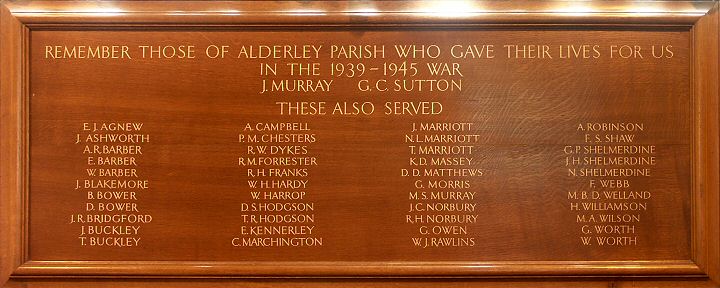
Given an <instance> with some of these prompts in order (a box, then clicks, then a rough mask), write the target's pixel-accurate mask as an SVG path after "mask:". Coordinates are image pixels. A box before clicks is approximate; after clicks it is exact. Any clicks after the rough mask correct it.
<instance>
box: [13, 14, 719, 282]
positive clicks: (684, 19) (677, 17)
mask: <svg viewBox="0 0 720 288" xmlns="http://www.w3.org/2000/svg"><path fill="white" fill-rule="evenodd" d="M288 3H290V2H288ZM493 3H497V2H493ZM695 3H698V2H695ZM48 4H49V6H45V8H44V9H47V7H52V6H53V5H55V4H52V3H43V4H41V5H48ZM146 4H147V6H144V7H146V8H147V7H150V8H149V10H153V9H157V10H156V11H153V12H150V11H148V12H146V13H145V14H144V15H140V16H135V15H139V14H138V13H137V10H135V12H122V13H120V15H116V16H123V19H126V20H127V21H123V23H122V24H120V23H116V22H115V20H112V19H109V18H107V16H109V15H92V13H93V12H87V11H85V12H81V13H77V12H72V11H69V12H67V13H65V12H57V11H55V12H52V13H38V12H37V11H20V10H22V9H23V8H25V7H26V6H23V3H19V4H17V3H12V4H9V6H10V7H11V8H17V7H23V8H18V11H20V12H18V13H17V14H18V17H19V18H20V19H21V20H23V21H27V23H29V24H37V26H36V27H38V28H49V27H56V28H57V27H62V26H54V25H57V24H63V25H67V26H66V27H70V26H72V25H73V23H81V24H79V25H78V27H91V26H88V25H89V24H95V25H97V26H96V27H102V25H101V23H106V24H108V25H109V26H108V27H111V26H113V27H123V26H128V25H142V24H131V23H141V22H143V20H144V21H146V22H147V21H148V19H150V21H149V22H153V23H159V24H160V25H167V24H168V23H170V24H172V23H174V22H177V21H179V19H183V22H184V23H185V24H182V25H193V24H187V23H195V24H194V25H202V24H207V23H220V24H221V25H225V24H228V23H229V24H233V23H234V24H233V25H235V24H243V23H244V24H248V23H249V24H251V25H253V24H259V25H274V23H277V21H270V22H265V21H266V19H267V18H265V16H267V15H268V14H271V15H274V16H273V17H278V18H282V17H293V18H294V17H297V18H295V20H291V21H287V22H285V23H284V25H286V24H293V23H308V22H310V23H319V24H323V25H327V26H333V25H334V24H333V23H336V22H338V21H357V17H355V18H353V17H344V16H342V15H341V14H343V13H338V14H337V15H335V16H333V17H326V18H323V19H325V20H320V21H317V22H316V19H317V18H316V16H319V15H305V14H308V13H307V12H289V13H288V12H282V11H280V12H279V13H267V12H265V13H266V14H265V16H258V17H257V18H253V16H251V17H246V18H244V19H245V20H243V21H239V22H237V21H236V20H235V19H236V18H235V17H234V16H238V15H233V14H230V15H223V16H219V15H217V14H219V13H217V11H214V12H212V11H211V12H200V13H196V15H192V14H193V13H186V14H187V15H171V14H172V13H167V12H163V6H162V4H157V3H146ZM196 4H197V3H188V4H187V5H188V6H190V7H192V5H196ZM290 4H292V5H295V4H297V3H290ZM660 4H661V5H662V4H668V5H669V6H671V7H676V10H673V9H669V11H671V12H669V13H666V14H664V15H662V16H658V15H651V14H653V13H647V15H642V13H640V14H641V15H634V16H633V15H630V14H629V13H628V12H627V11H625V12H622V10H619V9H620V8H616V9H615V10H613V9H610V8H608V7H606V10H607V11H612V12H606V13H597V14H596V15H585V16H582V17H581V16H578V15H572V14H571V13H567V14H566V15H563V13H557V12H556V13H545V12H535V13H528V14H529V15H520V16H522V17H520V18H515V19H516V22H521V23H543V24H547V23H555V24H557V23H573V24H578V23H603V24H608V23H618V24H628V23H642V24H650V25H661V26H662V25H665V24H668V23H675V24H691V23H693V21H695V20H696V19H697V18H698V17H700V16H701V13H697V12H690V13H688V12H687V11H685V12H682V11H681V9H680V7H682V5H687V4H691V3H689V2H679V1H678V2H677V3H671V2H668V3H660ZM700 4H701V6H702V5H712V4H713V2H712V1H704V3H700ZM14 5H18V6H14ZM134 5H136V4H131V5H130V6H134ZM143 5H145V4H141V5H139V6H134V7H140V6H143ZM153 5H158V6H153ZM183 5H185V4H183ZM283 5H288V4H287V3H285V4H283ZM333 5H335V4H333ZM337 5H344V4H337ZM673 5H675V6H673ZM61 6H62V5H61ZM328 6H332V5H328ZM391 6H392V5H391ZM152 7H156V8H152ZM186 7H187V6H186ZM196 7H201V6H196ZM284 7H286V8H287V6H284ZM60 9H62V7H61V8H60ZM502 9H507V7H504V8H497V11H502ZM40 10H42V9H40ZM190 10H193V9H188V11H190ZM198 10H201V9H198V8H195V9H194V11H198ZM346 10H347V9H346ZM699 10H700V9H699ZM128 11H130V10H128ZM618 11H620V12H619V13H618ZM123 13H125V14H123ZM175 13H176V14H182V13H177V12H175ZM353 13H355V14H363V13H365V12H350V13H348V11H345V12H344V15H345V16H347V14H350V15H352V14H353ZM389 14H392V13H389ZM486 14H487V15H483V17H486V16H487V18H483V17H475V18H473V19H472V20H468V21H467V22H463V21H464V20H457V19H454V20H448V19H446V18H443V19H442V20H431V19H427V18H428V17H426V16H428V15H422V16H421V17H424V19H423V20H424V21H418V22H416V23H413V21H401V20H402V19H404V18H403V17H402V16H399V15H386V16H387V17H384V18H383V19H382V20H381V21H378V22H373V24H377V27H381V26H382V25H384V24H385V23H386V22H383V21H388V22H390V23H393V24H390V25H393V27H399V26H403V25H405V24H398V23H406V24H408V23H409V25H420V26H422V25H427V23H429V22H432V21H436V22H440V23H447V24H448V25H451V26H454V25H458V23H465V25H468V26H469V25H474V24H476V23H497V24H501V23H509V22H504V21H511V22H512V20H508V19H510V18H509V16H517V15H509V14H508V13H502V12H498V13H495V12H490V13H486ZM711 15H715V16H716V15H717V13H716V12H714V14H711ZM331 16H332V15H331ZM355 16H358V15H355ZM359 16H361V18H362V16H363V15H359ZM476 16H478V15H476ZM636 16H639V17H636ZM10 17H13V16H10ZM135 17H137V18H135ZM711 17H712V18H709V20H708V17H704V18H703V20H701V21H705V22H700V24H699V25H702V26H697V27H696V28H695V30H694V33H695V37H696V38H695V41H698V42H695V43H696V46H695V53H696V55H695V57H696V58H695V59H696V60H695V61H696V62H695V63H696V64H695V65H696V66H695V73H696V77H697V78H695V83H696V84H695V88H696V89H697V90H696V93H699V94H701V95H704V96H706V98H703V97H700V99H705V100H702V103H697V105H698V106H696V107H699V108H697V109H698V112H701V113H699V114H700V115H701V117H700V118H699V119H698V123H701V125H700V126H699V127H698V128H699V129H701V130H702V131H700V132H699V133H698V135H700V139H698V141H699V143H700V144H699V146H698V147H699V148H702V147H706V149H704V151H702V152H700V151H697V152H696V153H697V154H696V157H697V158H695V160H696V161H698V163H696V165H697V166H696V168H695V169H697V170H696V171H698V172H700V175H705V176H701V179H700V180H701V181H698V183H696V185H697V186H695V187H700V188H701V189H702V190H700V191H701V192H707V193H701V195H700V196H699V197H698V198H696V199H697V200H696V202H695V205H700V206H703V207H702V209H700V210H699V211H700V212H701V214H700V215H698V214H696V217H700V218H702V219H700V220H701V221H700V222H699V224H700V225H699V226H700V227H699V228H701V229H699V230H700V231H695V234H694V235H695V236H694V237H695V238H694V241H696V242H695V243H699V245H696V247H698V248H699V249H700V250H699V251H695V253H696V254H695V256H696V257H697V260H698V261H699V262H698V263H699V264H700V265H701V268H702V269H703V273H709V274H710V275H711V277H713V278H714V279H717V274H713V271H717V270H718V269H717V265H718V264H717V257H715V256H717V251H718V249H717V246H718V241H717V240H714V241H713V240H712V239H713V238H714V239H717V226H718V225H717V223H718V221H717V214H718V213H717V211H718V209H717V203H716V202H718V201H715V200H717V183H716V182H717V181H716V179H715V181H713V180H712V179H713V177H714V176H713V175H716V174H717V173H713V172H714V171H717V163H716V162H717V151H716V150H717V147H716V146H717V140H712V138H713V137H712V135H717V126H716V125H714V124H706V123H717V109H715V110H713V109H709V110H703V109H702V108H703V107H705V108H707V107H717V104H716V103H717V100H716V99H717V84H716V83H717V82H714V81H708V80H707V79H706V78H703V76H704V75H709V77H710V78H712V77H715V78H717V76H716V75H717V65H714V66H713V65H707V66H705V65H704V64H703V63H705V62H706V61H708V60H709V61H711V62H712V60H713V58H714V59H715V60H716V59H717V17H714V16H711ZM3 18H4V19H5V20H6V19H7V17H3ZM5 20H3V21H5ZM325 21H327V22H325ZM5 23H6V22H3V26H4V29H7V27H8V25H7V24H5ZM129 23H130V24H129ZM512 23H515V22H512ZM98 24H100V25H98ZM340 26H341V27H345V26H343V25H340ZM698 28H699V29H698ZM3 31H6V30H3ZM713 33H714V34H713ZM708 35H710V36H708ZM712 35H715V36H712ZM5 36H6V35H5V34H3V40H5V39H7V38H6V37H5ZM17 38H18V37H17V35H16V37H15V39H17ZM704 39H709V40H708V41H707V42H703V40H704ZM713 39H714V40H713ZM3 43H7V41H3ZM5 45H7V44H5ZM5 48H7V47H6V46H3V49H2V50H1V51H3V54H4V55H5V56H3V60H5V59H7V58H6V57H7V54H5V53H6V51H7V50H6V49H5ZM715 62H717V61H715ZM2 67H3V68H5V67H6V66H4V65H3V66H2ZM705 68H707V70H705ZM3 71H7V70H6V69H3ZM18 74H22V73H20V72H18ZM0 75H2V74H1V72H0ZM5 75H7V74H5ZM713 75H715V76H713ZM15 77H17V75H15ZM3 80H5V81H3V83H4V84H5V85H7V83H8V81H7V79H5V78H3ZM13 81H14V80H13V79H11V80H10V82H11V83H13ZM713 82H714V83H715V84H714V85H713ZM3 87H5V86H3ZM708 91H709V92H708ZM16 94H20V93H19V92H17V93H16ZM5 95H7V94H6V92H5V90H3V100H5V99H6V97H5ZM705 101H707V102H705ZM713 101H714V102H713ZM704 104H708V105H704ZM3 111H5V110H3ZM14 113H17V111H15V112H14ZM0 123H3V124H5V123H8V122H6V121H5V119H3V121H2V122H0ZM10 123H12V122H10ZM1 127H2V126H0V128H1ZM2 129H3V131H6V130H5V129H6V128H2ZM11 134H12V133H11ZM706 137H707V138H706ZM703 139H708V140H707V141H703ZM18 141H20V140H18ZM713 141H715V142H713ZM11 145H12V144H11ZM705 145H707V146H705ZM6 152H7V150H6V149H3V153H6ZM12 152H13V151H12V150H11V153H10V154H12ZM703 153H704V154H703ZM19 154H20V155H22V151H20V153H19ZM3 155H4V154H3ZM16 156H17V155H16ZM18 157H19V156H18ZM5 159H13V157H12V156H10V157H9V158H4V159H3V167H7V166H5V163H6V162H5V161H4V160H5ZM698 159H707V161H708V162H707V163H706V164H705V165H704V164H703V162H702V160H698ZM713 163H715V164H713ZM6 171H7V170H6ZM3 175H4V174H3ZM705 177H707V178H705ZM6 179H7V178H6ZM3 183H5V182H3ZM3 189H4V188H3ZM3 191H6V190H3ZM6 194H7V193H5V194H3V195H4V196H6ZM7 197H10V198H11V199H10V200H14V201H12V202H9V203H16V204H17V203H20V201H19V199H17V198H13V197H18V196H17V195H15V196H12V195H11V196H7ZM6 203H8V202H6ZM9 205H12V204H5V206H3V204H2V203H0V208H7V207H9ZM17 208H18V207H10V208H8V209H7V210H14V211H11V213H10V214H9V215H16V214H17V213H16V212H17V210H15V209H17ZM4 210H5V209H3V210H0V213H2V212H3V211H4ZM0 216H3V214H0ZM7 219H10V222H13V221H18V222H20V220H21V219H14V218H13V217H3V218H2V219H0V220H7ZM3 224H5V223H3ZM12 226H13V225H10V227H12ZM4 227H6V225H3V228H4ZM10 229H12V228H10ZM11 232H13V231H11ZM9 234H10V235H15V236H17V235H18V233H17V231H15V233H8V234H5V233H3V235H9ZM10 238H12V237H10ZM706 239H710V240H709V241H708V242H704V241H705V240H706ZM0 240H5V239H4V238H0ZM697 241H699V242H697ZM19 254H22V252H20V253H18V252H17V250H13V252H11V253H5V252H4V253H3V255H2V256H3V259H2V260H3V261H2V262H0V263H3V265H4V264H5V263H7V262H6V261H7V258H6V257H5V256H8V255H10V257H18V255H19ZM23 258H24V257H23ZM66 264H67V263H66ZM70 264H71V265H69V266H71V267H73V266H74V267H75V268H80V269H83V268H82V267H83V264H82V263H70ZM89 264H90V265H89V266H96V267H104V268H102V269H95V270H93V269H89V270H87V271H88V272H80V273H79V274H85V275H87V273H89V274H94V273H99V274H98V275H108V274H107V273H109V274H113V273H112V271H111V270H112V267H111V266H112V264H107V266H103V265H106V264H102V263H89ZM688 264H690V263H677V265H679V266H673V265H669V266H668V267H684V268H680V269H679V270H678V268H669V269H668V270H667V271H668V272H669V273H671V274H674V273H678V271H696V270H694V269H695V268H693V267H694V265H692V264H690V265H688ZM46 265H47V266H46ZM44 266H45V267H47V268H51V269H50V270H49V271H52V269H59V268H62V267H63V264H62V263H54V264H53V263H42V262H28V263H26V265H25V268H23V267H21V268H20V269H19V270H18V272H19V273H18V275H23V274H25V273H28V274H27V275H28V276H29V275H31V274H34V275H42V274H43V273H44V272H40V271H42V270H43V269H45V268H43V267H44ZM230 266H231V268H230V271H231V272H228V273H235V272H232V270H233V269H232V265H230ZM121 267H122V266H121ZM552 267H553V266H548V268H546V270H543V269H539V270H533V271H536V272H538V271H547V273H548V275H554V274H555V273H557V272H558V271H559V270H558V269H555V268H552ZM643 267H646V266H642V265H641V266H640V268H641V269H642V268H643ZM658 267H659V266H658ZM125 268H130V266H128V267H125ZM140 268H147V267H145V266H140ZM606 268H607V269H612V265H609V266H607V267H606ZM24 269H26V270H24ZM33 269H37V270H33ZM103 269H108V270H103ZM178 269H180V268H178ZM268 269H271V268H268ZM288 269H289V270H288V271H292V269H290V268H288ZM448 269H450V268H448ZM592 269H602V265H598V266H596V268H591V270H592ZM682 269H685V270H682ZM591 270H586V271H588V272H587V273H588V275H590V274H593V272H591ZM45 271H48V270H45ZM58 271H59V270H58ZM143 271H144V272H141V273H139V274H144V273H147V271H148V270H143ZM150 271H152V270H150ZM173 271H180V270H173ZM378 271H379V272H377V273H378V275H382V274H383V273H387V270H384V269H382V268H381V269H379V270H378ZM503 271H509V270H503ZM579 271H584V270H579ZM608 271H613V270H606V271H605V272H600V274H605V273H607V272H608ZM614 271H615V272H611V273H618V274H624V273H630V274H632V273H634V272H633V271H634V270H632V269H627V270H622V269H621V270H614ZM622 271H626V272H622ZM655 271H656V273H660V274H662V273H663V272H662V271H663V270H662V269H659V270H655ZM428 272H429V273H430V274H432V271H428ZM47 273H49V274H53V272H47ZM188 273H189V274H193V273H195V272H192V271H188ZM198 273H199V275H202V274H203V272H202V270H200V272H198ZM423 273H425V272H423ZM460 273H462V272H460ZM538 273H540V274H543V273H542V272H538ZM691 273H695V272H691ZM715 273H717V272H715ZM60 274H62V272H60ZM129 274H132V272H130V273H129ZM149 274H152V272H151V273H149ZM126 275H127V274H126ZM205 275H207V274H205ZM146 276H150V275H146ZM2 279H3V278H2V277H0V280H2ZM554 280H557V279H554ZM554 280H548V281H554ZM623 281H624V280H623ZM673 281H676V282H668V279H666V280H665V281H660V282H653V281H639V282H634V281H629V282H622V281H620V282H616V281H615V280H605V281H599V282H590V281H588V282H584V281H583V282H559V283H555V282H546V281H545V280H542V281H541V280H533V281H530V282H522V281H517V282H512V281H511V282H491V281H487V282H484V283H483V284H487V285H488V286H491V287H492V286H494V285H498V287H504V286H503V285H506V284H510V285H512V286H517V287H523V286H525V285H532V286H530V287H537V285H542V286H545V285H547V287H558V286H556V285H559V287H564V286H563V285H579V286H587V287H594V285H599V286H602V287H606V286H607V285H613V286H614V285H617V286H618V287H624V285H630V286H633V287H655V286H656V285H683V286H685V287H706V286H707V285H711V286H712V285H713V284H711V283H710V282H705V281H695V280H693V281H683V280H673ZM299 282H300V283H297V282H296V283H289V282H282V281H281V280H278V282H273V281H269V282H268V281H265V282H262V281H261V282H248V283H250V284H252V285H253V286H258V287H262V286H268V285H271V286H280V285H290V286H292V285H300V286H301V287H302V285H307V284H308V283H312V284H314V285H328V286H331V285H343V286H352V285H419V282H415V283H404V284H403V282H402V281H399V280H396V281H393V282H385V283H379V282H377V283H373V282H371V283H360V284H358V283H353V282H350V281H348V282H339V283H338V282H335V283H330V282H328V281H323V282H302V281H299ZM396 282H397V283H396ZM80 283H82V282H80ZM98 283H101V284H100V285H124V284H125V285H127V284H130V283H129V282H126V283H116V282H105V283H103V282H89V283H85V284H88V285H97V284H98ZM149 283H153V282H132V283H131V284H130V285H148V284H149ZM169 283H171V284H168V282H155V283H154V284H151V285H161V284H164V285H172V284H178V283H172V282H169ZM233 283H235V282H228V283H222V284H220V285H230V284H233ZM433 283H435V282H433ZM472 283H473V282H460V281H443V282H441V283H435V284H443V285H446V286H448V287H449V286H455V285H460V287H463V286H465V285H472ZM670 283H674V284H670ZM8 284H9V285H25V284H30V286H31V287H43V286H44V285H51V286H53V287H55V286H58V285H70V287H75V286H73V285H78V283H73V282H67V283H65V284H63V283H62V282H57V281H49V282H45V281H44V280H39V281H37V282H33V281H30V282H25V283H23V284H19V283H14V282H11V283H8ZM235 284H237V283H235ZM425 284H427V282H426V283H425ZM186 285H212V284H208V282H202V283H200V282H199V283H186ZM222 287H225V286H222ZM331 287H332V286H331ZM360 287H366V286H360ZM708 287H709V286H708Z"/></svg>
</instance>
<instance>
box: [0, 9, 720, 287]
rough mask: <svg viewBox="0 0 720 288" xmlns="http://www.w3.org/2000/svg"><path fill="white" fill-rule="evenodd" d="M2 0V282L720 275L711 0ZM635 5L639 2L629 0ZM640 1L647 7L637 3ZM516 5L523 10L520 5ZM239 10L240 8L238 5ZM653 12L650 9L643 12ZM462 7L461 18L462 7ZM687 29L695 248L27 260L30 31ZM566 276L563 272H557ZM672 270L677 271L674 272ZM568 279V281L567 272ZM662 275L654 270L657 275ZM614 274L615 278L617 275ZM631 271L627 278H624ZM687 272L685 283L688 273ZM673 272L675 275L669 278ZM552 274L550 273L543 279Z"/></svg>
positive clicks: (719, 140) (697, 279) (698, 279)
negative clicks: (576, 3) (500, 255)
mask: <svg viewBox="0 0 720 288" xmlns="http://www.w3.org/2000/svg"><path fill="white" fill-rule="evenodd" d="M259 2H260V1H244V2H229V1H228V2H223V1H213V2H205V1H168V2H160V1H108V2H88V1H61V2H52V1H5V2H0V96H1V97H0V189H1V190H0V256H1V258H0V265H1V266H0V268H1V269H0V283H4V282H5V281H7V279H12V281H19V282H23V281H25V280H27V279H29V278H34V277H50V278H52V277H56V276H58V277H71V278H103V277H104V278H107V277H131V278H152V277H161V278H238V279H239V278H253V277H266V278H278V277H279V278H283V277H305V278H308V277H318V278H333V277H350V278H354V279H361V277H370V278H375V277H379V278H392V277H418V278H428V277H429V278H433V277H438V278H439V277H452V278H481V279H484V280H483V281H490V279H495V278H498V277H500V278H512V277H531V278H533V279H537V278H548V277H549V278H550V279H553V281H559V282H558V283H562V281H565V280H566V279H568V278H565V277H570V279H575V278H580V277H621V278H620V279H621V280H628V279H634V280H633V281H637V277H652V279H656V278H657V277H660V278H662V279H661V280H659V281H660V282H648V283H666V284H667V285H668V286H673V285H675V284H682V283H685V284H687V283H694V284H693V285H695V284H699V283H704V284H707V285H718V284H719V283H720V177H719V176H720V167H719V166H720V158H719V148H720V133H719V130H718V129H719V127H718V126H719V125H718V124H720V122H719V121H720V118H719V116H718V110H719V109H718V107H719V106H718V104H719V103H718V101H719V100H718V93H719V92H720V89H719V84H718V82H720V77H718V61H719V59H718V46H719V45H720V42H719V40H718V38H719V37H718V33H719V31H718V26H719V24H718V22H720V16H718V15H719V14H720V13H718V2H716V1H652V2H648V3H641V4H637V3H631V2H624V1H613V2H599V3H592V4H593V9H592V11H584V12H573V11H568V10H563V9H560V8H562V7H566V6H567V5H568V4H569V3H570V2H572V1H542V2H541V1H481V2H479V3H482V6H483V10H482V11H465V12H463V14H462V15H446V14H440V13H438V12H437V11H434V10H433V8H432V7H433V5H437V4H438V2H437V1H401V2H391V1H374V2H370V4H372V5H371V6H372V9H367V4H368V2H352V1H318V2H310V3H308V2H291V1H279V2H272V3H259ZM633 5H635V6H633ZM637 5H643V7H645V8H647V7H650V8H652V9H646V10H633V9H635V8H637V7H636V6H637ZM519 8H522V12H518V9H519ZM241 11H242V12H241ZM648 11H650V12H648ZM458 16H460V17H458ZM308 27H313V28H320V29H362V28H372V29H384V28H387V29H409V28H412V29H454V28H462V29H472V28H487V27H491V28H513V29H535V28H550V29H558V30H562V29H567V28H570V27H573V29H577V27H580V29H584V28H593V29H597V28H603V29H648V28H649V29H663V28H673V29H686V31H689V32H690V33H692V39H693V40H692V41H693V43H692V51H693V52H692V53H693V55H692V59H693V60H692V63H693V65H692V68H691V69H692V78H693V79H692V83H693V87H692V90H693V94H694V95H693V96H694V97H693V99H694V115H695V119H694V145H693V162H692V163H693V173H692V175H693V179H692V201H693V205H692V206H693V212H692V223H691V225H692V227H691V231H692V259H678V260H676V261H602V262H600V261H576V262H570V261H521V262H442V263H439V262H412V263H408V262H392V263H389V262H377V263H376V262H307V263H298V262H187V261H184V262H158V261H139V262H138V261H132V262H128V261H125V262H120V261H32V260H31V259H29V257H28V244H27V242H28V241H27V239H28V235H27V234H28V232H27V228H28V223H27V221H28V217H27V213H28V207H27V205H28V204H27V203H28V201H26V200H27V198H28V194H29V191H28V190H29V189H28V181H29V179H28V165H27V160H28V145H27V143H28V138H27V137H28V124H29V123H28V115H27V105H28V103H27V102H28V99H29V97H28V79H29V73H30V72H29V71H28V70H29V68H28V61H29V60H28V58H29V56H28V50H29V47H30V41H31V40H30V34H31V31H33V30H67V29H69V30H136V29H138V30H142V29H153V30H162V29H254V28H272V29H297V28H308ZM561 277H563V278H561ZM678 277H680V278H682V279H683V280H678ZM564 279H565V280H564ZM656 280H657V279H656ZM613 281H614V280H613ZM628 281H629V280H628ZM688 281H689V282H688ZM670 283H674V284H670ZM548 285H549V284H548Z"/></svg>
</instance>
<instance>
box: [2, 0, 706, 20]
mask: <svg viewBox="0 0 720 288" xmlns="http://www.w3.org/2000/svg"><path fill="white" fill-rule="evenodd" d="M716 2H717V1H714V0H710V1H707V0H706V1H528V0H521V1H464V0H462V1H311V2H305V1H272V2H270V3H268V2H267V1H262V3H259V1H13V2H10V1H4V2H2V4H3V5H4V6H6V7H7V8H8V9H9V10H10V12H11V13H12V14H13V16H14V17H17V18H18V19H19V20H20V22H21V23H24V24H27V25H31V26H32V25H47V24H60V25H61V24H73V25H78V24H96V25H97V24H103V23H104V24H111V23H112V24H113V25H114V26H117V25H120V24H122V25H138V24H142V25H153V24H155V25H163V24H166V25H178V24H182V25H187V26H200V25H204V26H212V25H233V24H235V25H333V24H335V25H342V24H353V26H357V25H369V26H375V25H393V26H422V25H443V24H445V25H472V24H483V25H488V24H573V25H580V24H611V25H616V24H649V25H663V26H668V25H692V24H694V23H695V22H696V21H697V20H698V19H699V18H700V17H702V16H703V15H705V14H706V13H707V12H708V11H709V10H710V9H711V8H712V7H713V5H714V4H715V3H716ZM118 19H122V21H118Z"/></svg>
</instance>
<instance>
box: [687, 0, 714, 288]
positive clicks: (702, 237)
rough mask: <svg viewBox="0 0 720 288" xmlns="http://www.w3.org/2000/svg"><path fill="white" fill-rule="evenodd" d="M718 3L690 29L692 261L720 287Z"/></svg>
mask: <svg viewBox="0 0 720 288" xmlns="http://www.w3.org/2000/svg"><path fill="white" fill-rule="evenodd" d="M719 9H720V4H719V3H716V4H715V6H714V8H713V9H711V10H710V11H708V14H707V15H706V16H705V17H702V18H701V19H699V20H698V21H697V22H696V23H695V25H694V26H693V28H692V35H693V77H692V78H693V94H695V100H696V102H695V104H694V106H695V117H696V120H695V122H696V123H697V125H696V126H695V133H694V134H695V137H697V138H696V143H695V147H694V154H695V160H696V161H695V165H694V166H695V167H693V170H694V171H693V172H694V173H693V174H694V175H696V176H695V177H694V179H693V181H694V183H693V193H694V194H695V195H694V201H695V203H693V207H695V208H696V209H693V210H694V211H693V233H692V238H693V241H692V242H693V259H694V261H695V263H697V264H698V266H699V267H700V268H701V269H703V271H706V273H707V274H708V276H709V277H710V278H711V279H712V280H713V282H714V283H716V284H720V156H719V154H720V150H719V148H720V147H719V146H720V131H719V127H718V126H719V124H720V117H719V113H720V112H718V108H720V106H719V104H720V101H719V98H718V97H720V95H718V94H719V93H720V86H719V85H720V84H718V83H719V82H720V76H719V75H718V72H719V71H718V66H719V65H720V63H719V61H720V54H719V53H720V52H719V50H718V48H719V46H720V12H719V11H718V10H719Z"/></svg>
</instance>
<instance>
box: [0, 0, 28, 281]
mask: <svg viewBox="0 0 720 288" xmlns="http://www.w3.org/2000/svg"><path fill="white" fill-rule="evenodd" d="M23 30H24V28H23V26H22V24H21V23H20V22H19V21H17V19H16V18H15V17H14V16H13V15H12V14H11V12H10V11H9V10H8V9H7V7H6V6H5V5H0V191H1V192H0V283H5V282H6V281H7V279H8V277H9V276H10V274H11V273H12V272H13V271H14V270H15V268H17V267H18V266H19V265H20V264H22V263H23V262H24V259H23V258H24V257H23V254H22V250H23V248H22V246H23V245H22V242H23V238H22V235H23V232H22V231H23V221H24V220H23V219H22V218H23V216H22V215H23V212H22V210H23V207H22V203H23V201H22V194H21V193H20V185H21V184H20V183H21V182H20V181H19V177H18V176H19V169H20V167H21V165H20V163H21V156H20V155H21V154H20V151H21V145H22V143H23V142H22V138H21V136H20V135H22V134H23V133H22V132H21V123H20V117H21V116H20V105H22V104H21V103H22V91H23V90H24V87H23V83H22V79H23V78H24V77H22V73H23V69H22V67H23V50H22V48H23V43H22V33H23Z"/></svg>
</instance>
